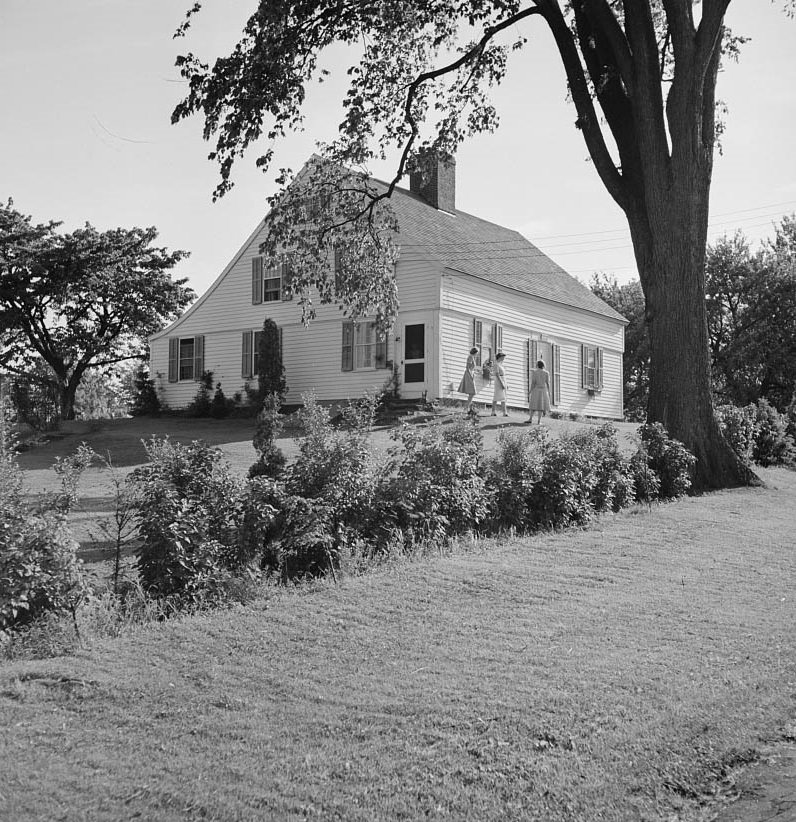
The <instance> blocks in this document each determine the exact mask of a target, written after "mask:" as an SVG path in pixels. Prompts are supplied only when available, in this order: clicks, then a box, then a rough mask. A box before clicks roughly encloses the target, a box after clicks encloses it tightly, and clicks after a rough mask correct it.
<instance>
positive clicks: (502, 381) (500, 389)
mask: <svg viewBox="0 0 796 822" xmlns="http://www.w3.org/2000/svg"><path fill="white" fill-rule="evenodd" d="M505 359H506V355H505V354H504V353H503V352H502V351H498V353H497V354H496V355H495V371H494V374H493V376H494V378H495V393H494V394H493V396H492V416H493V417H495V416H497V414H496V413H495V411H496V409H497V404H498V403H500V404H501V407H502V409H503V416H504V417H508V413H507V411H506V390H507V388H508V385H507V383H506V371H505V369H504V368H503V360H505Z"/></svg>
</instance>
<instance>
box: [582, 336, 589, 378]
mask: <svg viewBox="0 0 796 822" xmlns="http://www.w3.org/2000/svg"><path fill="white" fill-rule="evenodd" d="M587 367H588V354H587V352H586V346H585V345H583V344H581V346H580V387H581V388H588V386H589V378H588V376H587V374H586V368H587Z"/></svg>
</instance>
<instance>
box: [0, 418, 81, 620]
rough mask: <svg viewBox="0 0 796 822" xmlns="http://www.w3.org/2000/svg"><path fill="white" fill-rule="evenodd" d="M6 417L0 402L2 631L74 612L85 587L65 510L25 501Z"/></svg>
mask: <svg viewBox="0 0 796 822" xmlns="http://www.w3.org/2000/svg"><path fill="white" fill-rule="evenodd" d="M9 420H10V415H9V414H8V412H7V410H6V409H5V408H0V631H9V630H15V629H17V628H19V627H21V626H24V625H27V624H29V623H30V622H32V621H33V620H35V619H37V618H39V617H41V616H42V615H44V614H46V613H48V612H53V613H61V612H71V613H72V615H73V616H74V614H75V611H76V609H77V608H78V606H79V605H80V603H81V602H82V601H83V600H84V598H85V596H86V594H87V591H88V588H87V585H86V582H85V578H84V575H83V570H82V565H81V563H80V561H79V560H78V558H77V548H78V544H77V542H76V541H75V540H74V539H73V538H72V535H71V534H70V533H69V529H68V528H67V525H66V517H65V515H64V514H63V513H62V512H60V511H57V510H41V511H35V510H33V509H31V508H30V507H29V506H28V505H26V504H25V502H24V499H23V497H22V472H21V470H20V468H19V465H18V463H17V461H16V452H15V447H14V438H13V436H12V434H11V433H10V422H9Z"/></svg>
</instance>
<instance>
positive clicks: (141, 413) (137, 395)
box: [130, 365, 162, 417]
mask: <svg viewBox="0 0 796 822" xmlns="http://www.w3.org/2000/svg"><path fill="white" fill-rule="evenodd" d="M161 410H162V408H161V404H160V397H158V392H157V389H156V388H155V381H154V380H153V379H151V378H150V376H149V372H148V371H147V369H146V368H145V367H144V366H143V365H142V366H139V367H138V368H137V369H136V371H135V375H134V377H133V400H132V404H131V405H130V414H131V415H132V416H133V417H156V416H158V415H159V414H160V412H161Z"/></svg>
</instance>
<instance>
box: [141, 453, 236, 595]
mask: <svg viewBox="0 0 796 822" xmlns="http://www.w3.org/2000/svg"><path fill="white" fill-rule="evenodd" d="M146 452H147V456H148V457H149V464H148V465H146V466H144V467H142V468H138V469H136V470H135V471H134V472H133V473H132V474H131V475H130V481H131V482H132V483H134V484H135V486H136V488H135V491H136V497H135V498H136V503H137V505H138V516H139V523H140V524H139V532H140V535H141V539H142V541H141V545H140V546H139V549H138V554H137V565H138V570H139V573H140V575H141V581H142V584H143V586H144V589H145V590H146V591H147V592H148V593H149V594H150V595H154V596H167V597H174V598H175V599H176V600H179V601H180V602H181V603H194V604H195V603H197V602H198V601H199V600H201V599H203V598H205V597H211V598H212V597H213V596H217V595H219V594H220V592H221V590H222V588H223V586H224V584H225V582H226V581H227V580H228V578H229V575H230V572H232V571H237V570H240V569H241V568H242V567H243V565H244V564H245V560H246V558H245V557H244V556H242V555H241V551H240V544H239V534H238V530H239V524H240V518H241V511H242V506H243V490H244V489H243V485H242V483H241V482H240V481H239V480H237V479H236V478H234V477H233V476H232V475H231V473H230V469H229V465H228V464H227V463H226V462H224V460H223V458H222V454H221V451H220V450H219V449H216V448H210V447H208V446H207V445H205V444H204V443H202V442H200V441H195V442H192V443H191V444H190V445H182V444H180V443H172V442H171V441H170V440H169V439H168V437H165V438H163V439H161V440H158V439H157V438H156V437H152V439H151V440H150V441H149V443H147V444H146Z"/></svg>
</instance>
